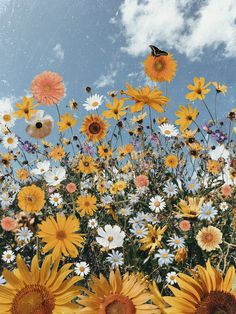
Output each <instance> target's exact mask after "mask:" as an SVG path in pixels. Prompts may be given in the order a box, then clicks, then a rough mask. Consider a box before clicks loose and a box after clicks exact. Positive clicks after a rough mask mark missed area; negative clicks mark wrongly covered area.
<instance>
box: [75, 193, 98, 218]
mask: <svg viewBox="0 0 236 314" xmlns="http://www.w3.org/2000/svg"><path fill="white" fill-rule="evenodd" d="M96 202H97V198H96V197H95V196H93V195H91V194H87V195H80V196H79V197H78V198H77V201H76V204H77V210H78V211H79V212H80V216H81V217H83V216H84V215H89V216H92V215H93V214H94V212H95V211H96V210H97V206H96Z"/></svg>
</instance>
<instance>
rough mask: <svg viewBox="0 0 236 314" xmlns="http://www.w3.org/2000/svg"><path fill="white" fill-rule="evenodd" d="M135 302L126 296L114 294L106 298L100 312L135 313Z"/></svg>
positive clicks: (106, 313) (112, 313)
mask: <svg viewBox="0 0 236 314" xmlns="http://www.w3.org/2000/svg"><path fill="white" fill-rule="evenodd" d="M135 313H136V309H135V307H134V304H133V302H132V301H131V300H130V299H129V298H128V297H126V296H124V295H120V294H113V295H110V296H108V297H107V298H105V300H104V302H103V303H102V304H101V307H100V311H99V314H135Z"/></svg>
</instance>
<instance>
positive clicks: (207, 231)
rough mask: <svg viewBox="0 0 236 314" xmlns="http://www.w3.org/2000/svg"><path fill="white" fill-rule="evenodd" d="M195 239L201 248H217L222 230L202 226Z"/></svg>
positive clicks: (211, 249) (208, 249)
mask: <svg viewBox="0 0 236 314" xmlns="http://www.w3.org/2000/svg"><path fill="white" fill-rule="evenodd" d="M196 240H197V243H198V245H199V246H200V248H201V249H202V250H205V251H208V252H210V251H213V250H215V249H218V248H219V244H221V243H222V232H221V231H220V230H219V229H218V228H216V227H213V226H208V227H204V228H202V229H201V230H200V231H199V232H198V234H197V236H196Z"/></svg>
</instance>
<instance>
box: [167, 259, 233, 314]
mask: <svg viewBox="0 0 236 314" xmlns="http://www.w3.org/2000/svg"><path fill="white" fill-rule="evenodd" d="M197 269H198V277H196V276H194V277H191V276H188V275H185V274H182V273H180V274H179V275H178V277H177V278H176V281H177V282H178V285H179V289H178V288H175V287H173V286H169V289H170V290H171V291H172V292H173V293H174V296H172V297H165V298H164V299H165V301H166V302H167V303H168V304H169V305H170V306H171V307H170V308H167V309H166V313H167V314H177V313H181V314H191V313H192V314H213V313H214V314H235V311H236V296H235V293H233V292H232V284H233V279H234V276H235V269H234V267H233V266H230V267H229V269H228V271H227V273H226V275H225V278H224V279H223V277H222V275H221V273H220V271H218V270H217V269H214V268H213V267H212V265H211V263H210V262H209V261H207V263H206V268H204V267H202V266H200V265H198V266H197Z"/></svg>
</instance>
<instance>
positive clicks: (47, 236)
mask: <svg viewBox="0 0 236 314" xmlns="http://www.w3.org/2000/svg"><path fill="white" fill-rule="evenodd" d="M79 227H80V223H79V220H78V219H77V218H76V217H73V216H69V217H68V218H66V217H65V215H64V214H62V215H60V214H57V216H56V220H55V219H54V218H53V217H49V218H47V219H46V220H45V221H43V222H42V223H41V224H40V225H39V228H40V231H39V233H38V237H39V238H42V241H43V242H46V243H47V244H46V245H45V246H44V248H43V252H44V253H47V252H48V251H50V250H52V249H53V251H52V260H53V261H56V260H57V259H59V258H60V256H61V255H62V254H63V255H64V256H71V257H73V258H75V257H77V256H78V250H77V247H83V245H82V243H83V242H84V239H83V235H82V234H79V233H77V232H78V230H79Z"/></svg>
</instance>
